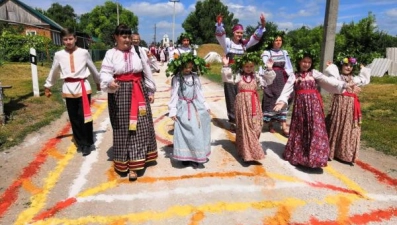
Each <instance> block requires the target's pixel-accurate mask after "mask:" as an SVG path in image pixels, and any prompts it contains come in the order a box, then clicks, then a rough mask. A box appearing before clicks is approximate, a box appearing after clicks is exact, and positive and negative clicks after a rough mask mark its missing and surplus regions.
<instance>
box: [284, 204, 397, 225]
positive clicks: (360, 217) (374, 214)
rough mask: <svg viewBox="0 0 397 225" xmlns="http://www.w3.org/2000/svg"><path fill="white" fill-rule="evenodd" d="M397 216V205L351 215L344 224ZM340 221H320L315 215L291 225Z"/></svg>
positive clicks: (367, 222) (380, 220) (378, 220)
mask: <svg viewBox="0 0 397 225" xmlns="http://www.w3.org/2000/svg"><path fill="white" fill-rule="evenodd" d="M393 217H397V207H390V208H387V209H379V210H373V211H371V212H368V213H364V214H356V215H353V216H350V217H349V219H348V221H347V222H346V223H343V224H363V225H364V224H369V223H371V222H382V221H385V220H390V219H391V218H393ZM340 224H341V223H339V222H338V221H320V220H318V219H317V218H315V217H311V218H310V220H309V221H307V222H305V223H290V224H289V225H340Z"/></svg>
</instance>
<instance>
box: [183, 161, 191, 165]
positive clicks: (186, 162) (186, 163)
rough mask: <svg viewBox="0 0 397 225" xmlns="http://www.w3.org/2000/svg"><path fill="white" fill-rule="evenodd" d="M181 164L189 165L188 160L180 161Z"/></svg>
mask: <svg viewBox="0 0 397 225" xmlns="http://www.w3.org/2000/svg"><path fill="white" fill-rule="evenodd" d="M181 163H182V165H184V166H190V161H181Z"/></svg>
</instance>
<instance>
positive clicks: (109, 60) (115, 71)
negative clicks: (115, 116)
mask: <svg viewBox="0 0 397 225" xmlns="http://www.w3.org/2000/svg"><path fill="white" fill-rule="evenodd" d="M139 51H140V56H141V58H139V56H138V54H136V52H135V48H131V49H130V50H129V51H120V50H118V49H116V48H112V49H109V50H108V51H107V52H106V55H105V58H104V59H103V61H102V66H101V71H100V76H101V89H102V90H103V91H106V92H109V93H114V92H115V91H116V90H111V89H109V84H110V83H112V82H113V80H114V75H120V74H128V73H140V72H144V74H145V86H146V87H147V88H148V90H149V92H150V93H154V92H156V85H155V83H154V80H153V74H152V71H151V69H150V65H149V63H148V62H149V60H148V57H147V55H146V53H145V51H143V50H142V49H141V48H139Z"/></svg>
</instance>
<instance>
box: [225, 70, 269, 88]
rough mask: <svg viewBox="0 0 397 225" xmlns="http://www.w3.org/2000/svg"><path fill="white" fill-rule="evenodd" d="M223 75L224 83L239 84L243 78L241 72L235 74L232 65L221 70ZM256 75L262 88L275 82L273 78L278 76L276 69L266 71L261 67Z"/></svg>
mask: <svg viewBox="0 0 397 225" xmlns="http://www.w3.org/2000/svg"><path fill="white" fill-rule="evenodd" d="M221 75H222V82H224V83H233V84H237V83H238V82H240V81H241V79H242V76H241V74H240V73H237V74H233V71H232V68H230V67H223V68H222V70H221ZM255 77H256V79H257V81H258V82H259V86H260V87H261V88H264V87H267V86H268V85H271V84H272V83H273V80H274V78H275V77H276V73H275V72H274V71H265V70H262V69H261V70H259V72H255Z"/></svg>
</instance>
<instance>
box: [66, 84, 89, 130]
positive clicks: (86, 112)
mask: <svg viewBox="0 0 397 225" xmlns="http://www.w3.org/2000/svg"><path fill="white" fill-rule="evenodd" d="M85 80H86V78H71V77H69V78H65V82H67V83H73V82H80V85H81V99H82V101H83V114H84V123H88V122H91V121H92V115H91V109H90V102H89V101H88V95H87V90H86V89H85V85H84V81H85Z"/></svg>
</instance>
